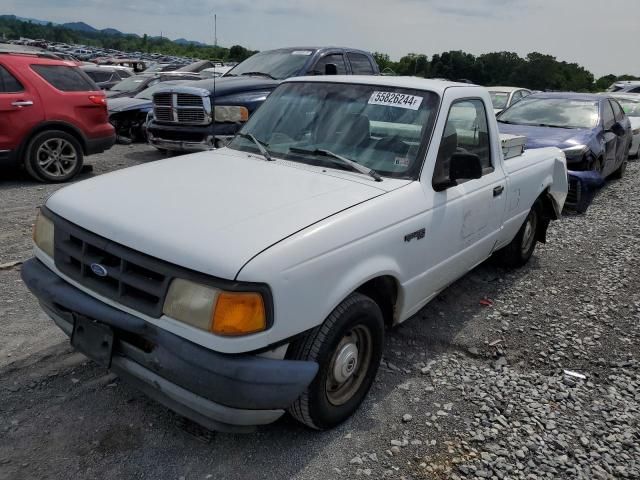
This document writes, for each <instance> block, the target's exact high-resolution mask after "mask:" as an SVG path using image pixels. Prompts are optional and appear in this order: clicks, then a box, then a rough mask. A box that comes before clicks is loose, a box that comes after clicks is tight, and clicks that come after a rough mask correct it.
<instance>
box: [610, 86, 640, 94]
mask: <svg viewBox="0 0 640 480" xmlns="http://www.w3.org/2000/svg"><path fill="white" fill-rule="evenodd" d="M614 91H615V90H614ZM629 93H640V87H636V88H632V89H631V90H629Z"/></svg>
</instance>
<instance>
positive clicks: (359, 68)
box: [347, 52, 374, 75]
mask: <svg viewBox="0 0 640 480" xmlns="http://www.w3.org/2000/svg"><path fill="white" fill-rule="evenodd" d="M347 58H348V59H349V63H351V71H352V73H353V74H354V75H373V73H374V71H373V67H372V66H371V62H370V61H369V57H367V56H366V55H363V54H362V53H355V52H348V53H347Z"/></svg>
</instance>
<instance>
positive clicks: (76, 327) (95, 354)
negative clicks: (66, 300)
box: [71, 315, 113, 368]
mask: <svg viewBox="0 0 640 480" xmlns="http://www.w3.org/2000/svg"><path fill="white" fill-rule="evenodd" d="M71 345H73V347H75V349H76V350H78V351H79V352H81V353H84V354H85V355H86V356H87V357H89V358H90V359H91V360H93V361H95V362H97V363H99V364H100V365H102V366H103V367H106V368H109V367H110V366H111V355H112V353H113V329H112V328H111V327H109V326H108V325H105V324H103V323H99V322H96V321H95V320H92V319H90V318H87V317H83V316H82V315H74V322H73V334H72V335H71Z"/></svg>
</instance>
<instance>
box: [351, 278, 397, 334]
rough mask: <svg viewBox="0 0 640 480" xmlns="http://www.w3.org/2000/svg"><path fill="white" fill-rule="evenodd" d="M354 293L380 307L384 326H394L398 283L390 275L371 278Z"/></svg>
mask: <svg viewBox="0 0 640 480" xmlns="http://www.w3.org/2000/svg"><path fill="white" fill-rule="evenodd" d="M356 292H359V293H362V294H363V295H366V296H368V297H369V298H371V299H372V300H373V301H374V302H376V303H377V304H378V305H379V306H380V309H381V310H382V315H383V316H384V323H385V325H387V326H389V327H390V326H392V325H393V324H394V319H395V307H396V303H397V301H398V282H397V280H396V279H395V278H393V277H392V276H390V275H384V276H381V277H376V278H373V279H371V280H369V281H368V282H367V283H364V284H362V285H360V286H359V287H358V288H357V289H356Z"/></svg>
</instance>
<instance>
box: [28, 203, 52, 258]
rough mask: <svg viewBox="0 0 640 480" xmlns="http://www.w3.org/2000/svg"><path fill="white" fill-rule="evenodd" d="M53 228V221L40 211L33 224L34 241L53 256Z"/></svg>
mask: <svg viewBox="0 0 640 480" xmlns="http://www.w3.org/2000/svg"><path fill="white" fill-rule="evenodd" d="M53 230H54V229H53V222H52V221H51V220H49V219H48V218H47V217H45V216H44V215H43V214H42V212H38V216H37V217H36V223H35V224H34V225H33V242H34V243H35V244H36V245H37V246H38V248H39V249H40V250H42V251H43V252H44V253H46V254H47V255H49V256H50V257H53Z"/></svg>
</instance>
